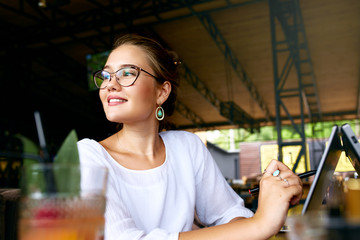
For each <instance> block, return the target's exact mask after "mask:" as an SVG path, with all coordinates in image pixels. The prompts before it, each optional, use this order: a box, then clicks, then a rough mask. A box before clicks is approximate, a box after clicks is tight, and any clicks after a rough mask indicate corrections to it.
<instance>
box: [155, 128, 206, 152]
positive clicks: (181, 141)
mask: <svg viewBox="0 0 360 240" xmlns="http://www.w3.org/2000/svg"><path fill="white" fill-rule="evenodd" d="M160 136H161V138H162V139H163V140H164V142H165V143H169V145H172V146H173V147H174V146H177V148H179V147H185V148H189V149H194V148H198V147H201V148H203V147H204V146H205V145H204V143H203V141H202V140H201V139H200V137H199V136H197V135H196V134H194V133H191V132H187V131H181V130H170V131H164V132H161V133H160Z"/></svg>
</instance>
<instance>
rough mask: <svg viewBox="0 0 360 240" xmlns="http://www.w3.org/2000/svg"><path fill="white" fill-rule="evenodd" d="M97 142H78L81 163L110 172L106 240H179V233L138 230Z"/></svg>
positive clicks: (107, 195) (107, 193) (102, 150)
mask: <svg viewBox="0 0 360 240" xmlns="http://www.w3.org/2000/svg"><path fill="white" fill-rule="evenodd" d="M94 143H96V142H95V141H92V140H90V141H89V140H82V141H79V142H78V150H79V157H80V162H81V163H90V164H98V165H100V166H105V167H107V168H108V170H109V178H108V184H107V191H106V199H107V200H106V210H105V233H104V235H105V240H177V239H178V235H179V233H169V232H167V231H165V230H164V229H154V230H152V231H151V232H149V233H147V234H146V233H145V232H144V231H143V230H141V229H138V228H137V227H136V225H135V222H134V221H133V219H132V218H131V216H130V214H129V212H128V211H127V208H126V206H124V204H123V202H122V200H121V196H120V194H119V191H118V189H117V188H118V187H119V186H116V181H115V179H114V177H115V176H114V173H113V172H112V168H111V165H110V164H109V163H108V162H107V161H106V160H104V159H105V158H106V156H105V155H106V154H105V153H104V151H105V150H104V149H102V148H101V147H100V146H97V145H96V144H94Z"/></svg>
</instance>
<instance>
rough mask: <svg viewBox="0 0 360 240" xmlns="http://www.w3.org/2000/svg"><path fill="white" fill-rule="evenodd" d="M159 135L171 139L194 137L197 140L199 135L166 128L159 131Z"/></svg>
mask: <svg viewBox="0 0 360 240" xmlns="http://www.w3.org/2000/svg"><path fill="white" fill-rule="evenodd" d="M160 136H161V137H163V138H173V139H179V140H182V139H194V140H197V139H199V137H198V136H197V135H196V134H194V133H191V132H187V131H181V130H168V131H164V132H160Z"/></svg>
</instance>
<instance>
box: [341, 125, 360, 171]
mask: <svg viewBox="0 0 360 240" xmlns="http://www.w3.org/2000/svg"><path fill="white" fill-rule="evenodd" d="M341 133H342V141H343V146H344V151H345V154H346V156H347V158H348V159H349V160H350V162H351V164H352V165H353V167H354V169H355V171H356V172H357V174H358V175H359V176H360V143H359V140H358V139H357V137H356V135H355V133H354V132H353V130H352V129H351V126H350V125H349V124H344V125H343V126H341Z"/></svg>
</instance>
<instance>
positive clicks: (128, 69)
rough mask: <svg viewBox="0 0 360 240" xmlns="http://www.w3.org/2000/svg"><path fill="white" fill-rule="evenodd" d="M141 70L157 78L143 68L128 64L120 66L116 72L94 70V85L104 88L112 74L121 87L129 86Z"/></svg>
mask: <svg viewBox="0 0 360 240" xmlns="http://www.w3.org/2000/svg"><path fill="white" fill-rule="evenodd" d="M141 71H143V72H145V73H147V74H149V75H150V76H152V77H153V78H155V79H157V77H155V76H154V75H152V74H151V73H149V72H148V71H145V70H144V69H142V68H140V67H138V66H135V65H129V66H125V67H123V68H120V69H119V70H117V71H116V72H113V73H109V72H107V71H105V70H99V71H96V72H94V74H93V79H94V82H95V85H96V86H97V87H98V88H100V89H103V88H106V87H107V85H108V84H109V82H110V81H111V79H112V75H115V79H116V81H117V82H118V83H119V84H120V85H121V86H123V87H129V86H131V85H133V84H134V83H135V81H136V80H137V79H138V77H139V75H140V72H141Z"/></svg>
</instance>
